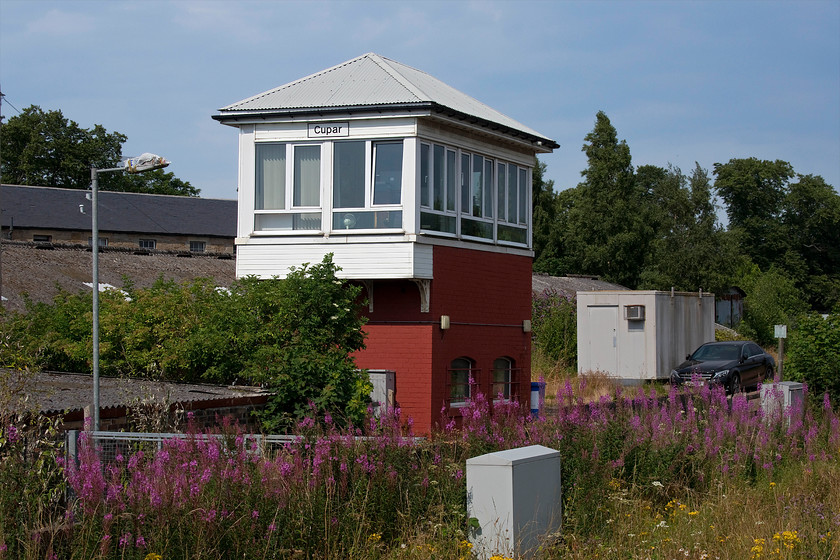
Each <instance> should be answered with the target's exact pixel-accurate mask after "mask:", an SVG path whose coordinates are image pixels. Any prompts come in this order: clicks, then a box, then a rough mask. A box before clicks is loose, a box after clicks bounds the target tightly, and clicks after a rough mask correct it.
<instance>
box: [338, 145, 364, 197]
mask: <svg viewBox="0 0 840 560" xmlns="http://www.w3.org/2000/svg"><path fill="white" fill-rule="evenodd" d="M333 156H334V160H333V189H334V190H333V205H334V206H335V207H336V208H364V206H365V143H364V142H336V144H335V150H334V152H333Z"/></svg>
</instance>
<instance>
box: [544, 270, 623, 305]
mask: <svg viewBox="0 0 840 560" xmlns="http://www.w3.org/2000/svg"><path fill="white" fill-rule="evenodd" d="M626 289H627V288H626V287H624V286H622V285H620V284H613V283H612V282H607V281H606V280H601V279H600V278H599V277H598V276H586V275H579V274H569V275H568V276H549V275H548V274H534V276H533V278H532V280H531V291H532V292H533V293H534V294H542V293H543V292H554V293H557V294H559V295H561V296H563V297H565V298H567V299H573V298H574V297H575V296H576V295H577V293H578V292H597V291H603V290H626Z"/></svg>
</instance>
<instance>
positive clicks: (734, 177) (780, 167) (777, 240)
mask: <svg viewBox="0 0 840 560" xmlns="http://www.w3.org/2000/svg"><path fill="white" fill-rule="evenodd" d="M714 168H715V171H714V172H715V176H716V180H715V190H716V191H717V193H718V195H719V196H720V197H721V198H722V199H723V201H724V203H725V204H726V214H727V216H728V217H729V228H730V230H738V231H739V232H740V233H741V234H742V244H743V249H744V251H745V252H746V253H747V254H748V255H749V256H750V257H751V258H752V260H753V261H754V262H755V263H756V264H757V265H758V266H759V267H760V268H761V269H762V270H767V269H769V268H770V265H771V264H773V263H774V262H775V261H776V259H777V256H778V255H779V254H781V253H782V252H783V249H784V247H785V245H786V243H785V240H784V236H783V234H782V231H781V229H780V228H779V227H778V224H779V222H780V221H781V217H782V211H783V208H784V201H785V197H786V195H787V184H788V181H790V179H791V178H792V177H793V176H794V173H793V168H792V167H791V165H790V164H789V163H788V162H786V161H781V160H776V161H766V160H764V161H762V160H758V159H756V158H747V159H730V160H729V162H728V163H716V164H715V166H714Z"/></svg>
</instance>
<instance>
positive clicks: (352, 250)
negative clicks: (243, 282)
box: [236, 240, 432, 280]
mask: <svg viewBox="0 0 840 560" xmlns="http://www.w3.org/2000/svg"><path fill="white" fill-rule="evenodd" d="M333 241H334V242H329V243H324V242H321V243H311V244H296V245H274V244H256V243H248V244H245V245H238V246H237V248H236V276H237V277H238V278H241V277H243V276H249V275H254V276H259V277H261V278H271V277H272V276H279V277H281V278H283V277H285V276H286V275H287V274H288V273H289V269H290V268H291V267H293V266H295V267H300V266H301V265H302V264H303V263H310V264H317V263H319V262H321V261H322V260H323V258H324V256H325V255H326V254H327V253H332V254H333V262H334V263H335V264H336V265H338V266H339V267H341V270H339V271H338V273H337V276H338V277H339V278H347V279H358V280H384V279H399V278H406V279H409V278H417V279H421V278H425V279H431V278H432V247H431V246H430V245H423V244H418V243H408V242H372V243H341V242H340V241H339V240H333Z"/></svg>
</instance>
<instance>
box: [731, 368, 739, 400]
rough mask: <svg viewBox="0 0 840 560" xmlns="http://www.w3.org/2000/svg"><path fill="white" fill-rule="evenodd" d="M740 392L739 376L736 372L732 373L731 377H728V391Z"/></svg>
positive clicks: (732, 392)
mask: <svg viewBox="0 0 840 560" xmlns="http://www.w3.org/2000/svg"><path fill="white" fill-rule="evenodd" d="M740 392H741V376H740V375H739V374H737V373H733V374H732V377H730V378H729V393H730V394H732V395H734V394H735V393H740Z"/></svg>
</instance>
